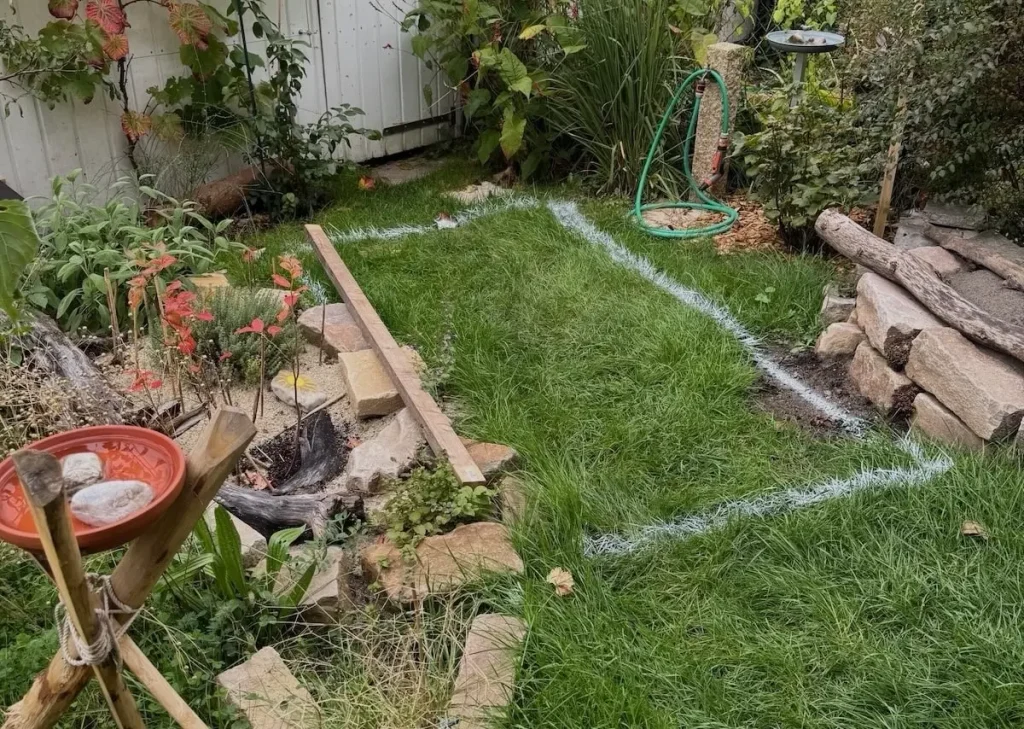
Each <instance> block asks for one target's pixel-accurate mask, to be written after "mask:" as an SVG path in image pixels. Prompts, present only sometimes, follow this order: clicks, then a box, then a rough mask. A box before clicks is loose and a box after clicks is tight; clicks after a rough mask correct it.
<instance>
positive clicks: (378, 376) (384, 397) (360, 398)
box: [338, 349, 402, 418]
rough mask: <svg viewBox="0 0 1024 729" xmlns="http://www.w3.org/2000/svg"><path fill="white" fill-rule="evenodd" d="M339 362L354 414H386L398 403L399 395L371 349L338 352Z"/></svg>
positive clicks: (397, 407)
mask: <svg viewBox="0 0 1024 729" xmlns="http://www.w3.org/2000/svg"><path fill="white" fill-rule="evenodd" d="M338 359H339V361H340V362H341V370H342V374H343V375H344V377H345V386H346V388H347V389H348V397H349V402H350V403H351V405H352V409H353V410H354V411H355V414H356V417H358V418H369V417H372V416H374V415H390V414H391V413H393V412H395V411H396V410H398V409H399V408H400V407H402V397H401V396H400V395H399V394H398V388H396V387H395V385H394V383H392V382H391V378H390V377H389V376H388V373H387V371H386V370H385V369H384V365H383V364H381V361H380V358H378V357H377V353H376V352H374V351H373V350H372V349H364V350H362V351H359V352H342V353H341V354H340V355H339V356H338Z"/></svg>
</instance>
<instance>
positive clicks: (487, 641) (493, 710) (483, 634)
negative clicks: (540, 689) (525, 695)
mask: <svg viewBox="0 0 1024 729" xmlns="http://www.w3.org/2000/svg"><path fill="white" fill-rule="evenodd" d="M525 635H526V623H524V622H523V621H522V620H520V619H519V618H514V617H511V616H509V615H497V614H486V615H477V616H476V617H475V618H473V622H472V624H471V625H470V627H469V635H468V636H466V645H465V647H464V648H463V650H462V660H461V661H460V663H459V675H458V677H457V678H456V679H455V690H454V691H453V692H452V700H451V703H450V704H449V706H448V718H449V719H456V718H457V719H458V720H459V724H458V726H459V729H487V728H488V727H490V726H492V722H495V721H497V720H500V719H501V718H502V717H501V714H502V712H503V711H504V710H505V708H506V707H507V706H508V703H509V701H510V700H511V699H512V691H513V689H514V688H515V679H516V660H517V657H518V656H517V653H518V651H519V646H520V644H521V643H522V641H523V637H524V636H525Z"/></svg>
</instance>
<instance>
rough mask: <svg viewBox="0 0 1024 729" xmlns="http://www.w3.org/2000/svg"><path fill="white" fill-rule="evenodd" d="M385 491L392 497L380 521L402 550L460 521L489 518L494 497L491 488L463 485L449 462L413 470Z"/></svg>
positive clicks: (412, 546)
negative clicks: (430, 467) (434, 466)
mask: <svg viewBox="0 0 1024 729" xmlns="http://www.w3.org/2000/svg"><path fill="white" fill-rule="evenodd" d="M385 489H387V490H388V491H389V492H390V493H391V494H392V496H391V498H390V499H389V500H388V502H387V506H385V507H384V510H383V513H382V514H381V517H380V521H381V523H382V524H383V525H384V526H385V527H386V528H387V534H388V537H389V538H390V539H391V540H392V541H393V542H394V543H395V544H396V545H398V546H399V547H401V548H403V549H411V548H415V546H416V544H418V543H419V541H420V540H422V539H423V538H424V537H429V536H431V535H434V534H442V533H444V532H446V531H448V530H449V529H450V528H451V527H454V526H455V525H456V524H458V523H460V522H464V521H473V520H474V519H480V518H483V517H485V516H487V515H488V514H490V512H491V500H492V499H493V498H494V494H495V491H494V489H492V488H490V487H488V486H483V485H479V486H469V485H466V486H463V485H462V484H461V483H460V482H459V480H458V479H457V478H456V477H455V472H454V471H453V470H452V467H451V465H450V464H449V463H448V462H447V461H445V462H443V463H440V464H439V465H438V466H437V468H435V469H434V470H432V471H429V470H427V469H425V468H417V469H414V470H413V472H412V473H410V474H409V477H408V478H406V479H404V480H399V481H394V482H392V483H391V484H389V485H387V486H385Z"/></svg>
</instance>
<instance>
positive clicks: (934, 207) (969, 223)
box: [924, 200, 985, 230]
mask: <svg viewBox="0 0 1024 729" xmlns="http://www.w3.org/2000/svg"><path fill="white" fill-rule="evenodd" d="M924 219H925V220H927V221H928V222H929V223H931V224H932V225H941V226H942V227H944V228H959V229H960V230H981V228H982V226H983V225H984V224H985V211H984V210H983V209H981V208H979V207H967V206H965V205H951V204H949V203H943V202H939V201H937V200H930V201H929V202H928V204H927V205H925V207H924Z"/></svg>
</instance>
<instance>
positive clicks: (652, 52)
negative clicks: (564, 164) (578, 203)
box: [546, 0, 706, 193]
mask: <svg viewBox="0 0 1024 729" xmlns="http://www.w3.org/2000/svg"><path fill="white" fill-rule="evenodd" d="M696 5H698V6H699V7H701V8H703V7H705V5H706V3H700V2H698V3H696ZM679 12H680V11H679V10H678V8H677V6H676V5H675V4H673V3H671V2H670V0H590V1H588V2H586V3H585V6H584V8H583V12H582V13H581V14H580V18H579V21H578V25H577V30H578V31H579V32H580V34H581V36H582V38H583V40H584V42H585V44H586V47H585V48H583V49H582V50H581V51H580V52H579V53H576V54H574V55H572V56H569V57H567V58H566V59H565V61H564V62H563V63H562V64H561V65H560V66H558V67H557V68H556V69H554V70H553V71H552V74H551V83H550V85H551V94H550V99H549V101H548V104H547V107H546V116H547V120H548V122H549V127H550V128H551V130H552V133H554V134H558V135H564V136H565V137H567V138H568V139H569V140H571V141H572V145H571V146H572V148H573V149H574V153H573V155H572V157H573V158H574V159H575V160H576V166H577V168H578V169H580V170H581V171H583V172H584V173H586V174H589V175H592V176H593V178H594V180H595V182H596V183H598V184H599V186H600V187H601V188H602V189H603V190H605V191H609V192H621V193H632V192H635V190H636V185H637V182H638V179H639V176H640V170H641V168H642V167H643V164H644V159H645V158H646V157H647V151H648V148H649V147H650V144H651V140H652V139H654V132H655V130H656V128H657V126H658V122H659V121H660V120H661V117H662V115H663V114H664V113H665V109H666V108H667V107H668V104H669V101H670V100H671V98H672V94H673V92H674V91H675V87H676V84H677V83H678V81H680V80H681V76H680V71H681V70H682V69H686V70H687V71H689V70H690V69H691V68H692V67H693V66H694V65H695V64H694V63H693V62H691V61H690V60H689V59H684V58H680V57H679V55H678V47H679V46H681V45H682V42H681V36H683V35H686V33H685V32H684V31H683V30H682V29H679V28H678V27H677V30H678V31H679V32H678V34H676V33H673V31H672V29H671V27H676V26H673V21H675V20H676V16H677V15H678V14H679ZM690 106H691V105H690V103H683V104H680V106H679V107H678V109H679V114H680V115H681V116H682V118H684V119H685V118H686V115H688V114H689V110H690ZM683 128H684V129H685V125H684V127H683ZM681 131H682V130H680V129H679V125H672V127H671V128H670V132H669V134H668V135H667V138H666V140H665V143H664V147H663V149H664V150H665V153H664V154H663V157H662V159H661V163H660V165H659V166H658V167H657V168H655V170H654V174H652V180H651V182H652V185H654V186H655V187H656V188H657V191H658V192H670V191H675V190H677V189H678V188H680V187H685V183H684V182H683V180H682V161H681V158H682V154H681V152H682V144H681V143H682V141H683V140H682V139H681V137H682V134H681V133H680V132H681ZM576 151H578V154H577V153H576Z"/></svg>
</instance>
